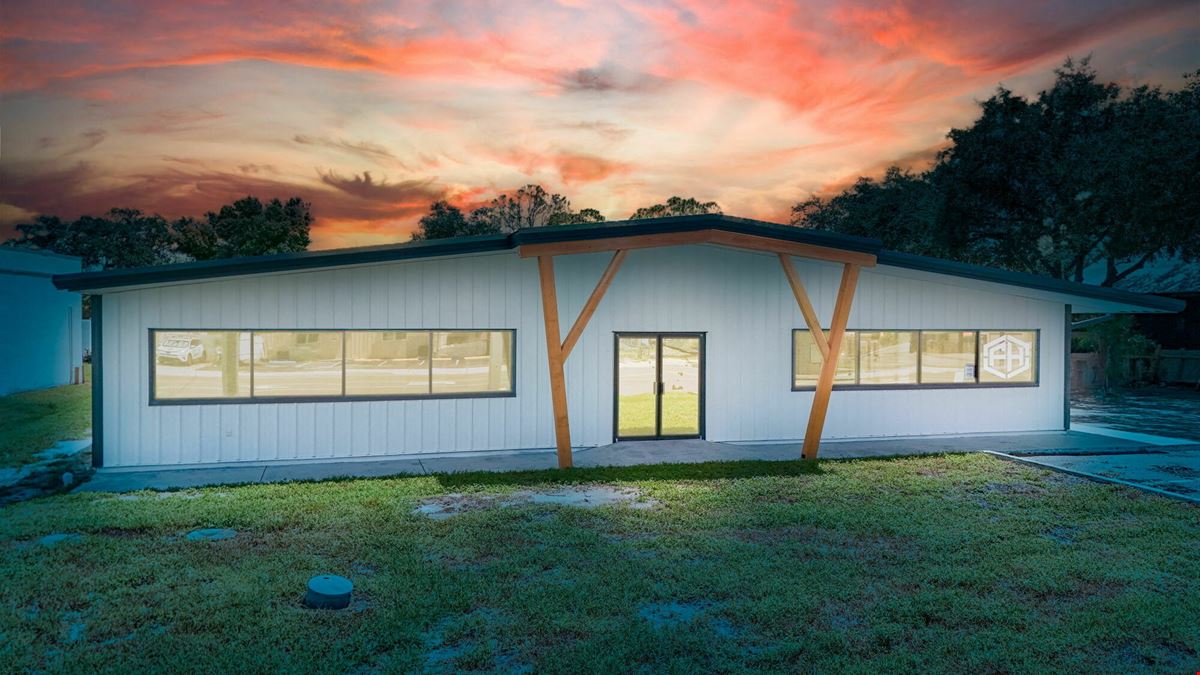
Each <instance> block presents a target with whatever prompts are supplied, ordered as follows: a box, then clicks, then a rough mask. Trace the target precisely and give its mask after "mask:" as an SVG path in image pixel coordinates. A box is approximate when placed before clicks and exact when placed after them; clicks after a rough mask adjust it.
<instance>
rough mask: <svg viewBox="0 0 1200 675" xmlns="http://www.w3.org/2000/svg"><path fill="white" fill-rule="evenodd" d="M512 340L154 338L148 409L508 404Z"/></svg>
mask: <svg viewBox="0 0 1200 675" xmlns="http://www.w3.org/2000/svg"><path fill="white" fill-rule="evenodd" d="M513 338H514V331H512V330H493V331H472V330H443V331H391V330H305V331H288V330H261V331H260V330H254V331H233V330H226V331H220V330H216V331H212V330H194V331H184V330H158V329H154V330H151V331H150V344H151V349H152V350H153V353H154V368H153V370H152V372H151V376H150V377H151V379H150V385H151V386H150V390H151V402H152V403H162V404H170V403H180V402H189V403H213V402H243V401H263V402H275V401H287V400H298V401H303V400H308V401H312V400H321V401H327V400H328V401H338V400H364V399H367V400H371V399H406V398H458V397H468V396H511V395H512V394H513V392H514V372H513V367H512V366H513V348H514V345H513V343H514V339H513ZM226 355H229V358H226Z"/></svg>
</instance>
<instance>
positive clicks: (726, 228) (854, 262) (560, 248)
mask: <svg viewBox="0 0 1200 675" xmlns="http://www.w3.org/2000/svg"><path fill="white" fill-rule="evenodd" d="M736 225H737V223H736V222H731V221H729V220H727V219H723V220H722V221H721V223H720V226H714V227H712V228H707V229H696V228H694V227H693V228H690V229H687V230H685V231H679V232H658V233H648V234H621V235H617V234H614V235H613V236H607V237H605V236H601V237H595V238H588V239H566V240H562V241H556V240H555V238H556V234H557V233H555V232H549V233H548V234H547V235H546V239H545V240H541V238H540V237H539V235H540V234H542V233H540V232H531V233H530V234H529V235H528V238H526V239H525V240H523V243H521V244H520V245H519V246H518V253H519V255H520V256H521V257H522V258H532V259H536V261H537V266H538V279H539V284H540V289H541V306H542V318H543V327H544V329H545V335H546V361H547V367H548V370H549V376H550V377H549V379H550V393H551V396H550V399H551V404H552V408H553V414H554V434H555V445H556V453H557V463H558V467H559V468H568V467H571V466H574V464H575V463H574V457H573V451H572V447H573V443H572V437H571V421H570V414H569V411H568V406H567V398H568V396H567V387H568V385H567V382H566V377H565V364H566V361H567V359H568V357H569V356H570V355H571V351H572V349H573V348H574V347H575V345H576V344H577V343H578V342H579V340H580V338H581V337H582V336H583V334H584V331H585V330H586V329H587V326H588V322H589V321H590V319H591V318H592V315H593V314H594V313H595V312H596V309H597V308H598V307H599V305H600V302H601V301H602V300H603V298H604V296H605V293H606V292H607V291H608V289H609V287H610V286H611V285H612V283H613V280H614V279H615V278H616V276H617V274H618V273H619V270H620V269H621V266H622V263H624V261H625V260H626V258H627V257H628V256H629V255H630V252H631V251H637V250H639V249H652V248H664V247H676V246H690V245H698V244H707V245H715V246H719V247H726V248H731V249H740V250H744V251H753V252H758V253H771V254H775V256H777V257H778V261H779V265H780V274H781V276H782V277H784V278H786V279H787V283H788V286H789V287H790V289H791V291H792V294H793V296H794V298H795V302H796V306H797V308H798V310H799V313H800V315H801V316H802V317H803V320H804V323H805V325H806V326H807V328H808V331H809V332H810V333H811V335H812V338H813V342H814V344H815V345H816V346H817V348H818V349H819V352H820V356H821V360H822V364H821V370H820V374H819V376H818V379H817V383H816V388H815V392H814V395H813V399H812V405H811V408H810V409H809V413H808V419H807V424H806V427H805V432H804V438H803V442H802V443H801V447H800V452H799V453H798V454H800V455H801V456H802V457H804V458H806V459H814V458H816V456H817V452H818V449H819V447H820V440H821V434H822V431H823V429H824V425H825V417H826V413H827V412H828V410H829V397H830V394H831V392H832V389H833V381H834V376H835V372H836V370H837V361H838V359H837V355H838V354H839V353H840V349H841V345H842V340H843V337H844V336H845V333H846V324H847V322H848V321H849V318H850V309H851V305H852V303H853V301H854V295H855V290H856V288H857V285H858V278H859V270H860V269H861V268H863V267H873V266H875V264H876V256H875V253H874V252H868V251H860V250H853V249H847V248H838V247H833V246H825V245H821V244H817V243H809V242H805V241H797V240H795V239H794V238H793V237H792V236H789V237H782V236H781V237H780V238H774V237H771V236H762V235H759V234H749V233H745V232H739V231H737V227H736ZM788 234H789V235H792V234H793V233H791V232H789V233H788ZM863 242H864V243H865V244H867V245H868V246H867V247H868V248H876V245H877V243H878V242H874V241H873V240H863ZM605 252H611V253H612V258H611V260H610V261H609V263H608V265H607V267H606V268H605V269H604V271H603V273H602V274H601V275H600V278H599V280H598V281H597V282H596V285H595V287H594V289H593V290H592V292H591V294H590V295H589V296H588V298H587V300H586V302H584V304H583V307H582V308H581V309H580V310H579V314H578V316H577V318H576V319H575V320H574V322H573V323H572V325H571V328H570V330H568V331H567V334H566V337H563V335H562V330H561V327H560V314H559V312H560V308H559V303H558V288H557V280H556V277H555V271H554V261H555V259H556V258H559V257H562V256H571V255H577V254H595V253H605ZM635 254H636V253H635ZM793 258H805V259H810V260H818V261H823V262H829V263H837V264H840V265H841V267H842V270H841V281H840V284H839V286H838V290H837V296H836V302H835V304H834V307H833V313H832V318H831V320H830V321H829V329H828V330H827V331H826V330H824V329H823V328H822V325H821V320H820V318H819V317H818V316H817V312H816V310H815V309H814V306H813V303H812V301H811V299H810V298H809V295H808V292H807V290H806V289H805V286H804V283H803V282H802V281H801V279H800V276H799V274H798V273H797V271H796V267H795V264H794V263H793ZM663 335H664V334H657V335H655V336H654V339H655V345H656V346H655V349H656V352H657V354H658V356H657V357H656V366H655V368H656V372H658V373H660V374H659V375H658V376H657V380H656V382H654V383H653V385H654V391H655V394H656V398H655V407H656V413H655V423H654V429H653V433H644V432H645V430H644V429H643V430H639V431H638V432H636V433H622V428H621V406H620V403H619V401H617V402H616V403H617V405H616V406H615V410H614V433H613V437H614V439H622V438H639V437H647V438H649V437H654V438H657V439H661V438H664V437H670V436H671V435H673V434H669V433H664V428H663V423H662V420H663V416H662V409H661V408H662V405H663V403H662V401H663V389H664V384H665V383H664V382H663V379H662V376H661V372H662V346H663V343H664V340H663ZM691 339H695V340H697V341H698V345H700V346H702V345H703V337H702V336H701V335H697V336H696V337H694V338H691ZM620 341H621V336H620V335H619V334H618V336H617V351H618V352H620V350H621V342H620ZM699 351H700V353H701V354H702V351H703V350H702V349H700V350H699ZM702 358H703V357H701V364H702ZM618 361H619V359H618ZM699 370H700V372H701V373H702V372H703V365H701V366H700V368H699ZM616 379H617V380H618V382H617V387H616V391H615V392H614V398H615V399H616V398H619V397H620V394H621V391H620V389H621V387H620V379H621V376H620V370H619V366H618V371H617V376H616ZM697 393H698V394H699V402H700V409H699V410H698V412H697V418H696V420H695V423H694V428H693V426H692V423H691V422H689V423H688V424H686V425H685V426H687V429H685V431H686V432H687V433H685V434H678V435H681V436H698V437H703V435H704V433H703V420H704V415H705V413H704V409H703V403H704V396H703V379H702V378H701V381H700V382H699V383H698V385H697Z"/></svg>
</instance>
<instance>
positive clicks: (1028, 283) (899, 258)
mask: <svg viewBox="0 0 1200 675" xmlns="http://www.w3.org/2000/svg"><path fill="white" fill-rule="evenodd" d="M877 262H878V264H880V265H888V266H891V267H903V268H906V269H911V270H919V271H922V272H933V273H935V274H949V275H952V276H956V277H962V278H965V279H977V280H979V281H990V282H993V283H997V284H1004V285H1007V286H1020V287H1023V288H1031V289H1034V290H1038V291H1046V292H1050V293H1063V294H1066V295H1075V296H1080V297H1085V298H1092V299H1095V300H1104V301H1108V302H1117V303H1121V304H1126V305H1134V306H1137V307H1144V308H1146V309H1151V310H1154V311H1161V312H1178V311H1180V310H1182V309H1183V308H1184V306H1185V305H1186V303H1185V302H1184V301H1182V300H1176V299H1174V298H1164V297H1161V296H1157V295H1147V294H1144V293H1134V292H1132V291H1123V290H1121V289H1119V288H1107V287H1104V286H1092V285H1090V284H1080V283H1075V282H1073V281H1064V280H1062V279H1054V278H1051V277H1043V276H1039V275H1036V274H1026V273H1024V272H1010V271H1008V270H1000V269H995V268H992V267H982V266H980V265H969V264H967V263H960V262H954V261H951V260H943V259H941V258H929V257H926V256H921V255H913V254H911V253H900V252H899V251H887V250H884V251H880V252H879V253H878V254H877Z"/></svg>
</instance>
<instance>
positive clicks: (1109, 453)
mask: <svg viewBox="0 0 1200 675" xmlns="http://www.w3.org/2000/svg"><path fill="white" fill-rule="evenodd" d="M1079 426H1087V428H1088V429H1090V430H1091V431H1092V432H1093V434H1096V432H1098V434H1104V435H1110V436H1112V437H1116V438H1122V437H1123V438H1124V440H1139V441H1142V442H1141V443H1138V444H1135V446H1133V447H1112V448H1093V449H1078V450H1062V452H1056V450H1043V452H1037V450H1033V452H1028V450H1025V452H1022V450H1015V452H1010V453H997V454H1002V455H1003V456H1007V458H1009V459H1014V460H1016V461H1020V462H1022V464H1030V465H1033V466H1042V467H1045V468H1052V470H1056V471H1063V472H1067V473H1074V474H1076V476H1081V477H1084V478H1090V479H1092V480H1100V482H1106V483H1116V484H1120V485H1129V486H1133V488H1138V489H1141V490H1146V491H1150V492H1158V494H1160V495H1165V496H1169V497H1175V498H1180V500H1184V501H1189V502H1194V503H1200V443H1192V442H1190V441H1187V440H1181V438H1168V437H1162V436H1147V435H1144V434H1130V432H1122V431H1120V430H1115V429H1105V428H1098V426H1093V425H1082V424H1081V425H1079Z"/></svg>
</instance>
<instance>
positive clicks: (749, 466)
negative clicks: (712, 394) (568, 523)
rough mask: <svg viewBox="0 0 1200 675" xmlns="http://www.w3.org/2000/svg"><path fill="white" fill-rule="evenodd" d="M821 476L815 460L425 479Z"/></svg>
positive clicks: (518, 481) (504, 481) (444, 482)
mask: <svg viewBox="0 0 1200 675" xmlns="http://www.w3.org/2000/svg"><path fill="white" fill-rule="evenodd" d="M821 473H824V470H823V469H822V468H821V465H820V463H819V462H818V461H817V460H796V461H770V460H756V461H746V460H739V461H732V462H703V463H696V464H640V465H637V466H614V467H589V468H575V469H544V470H538V471H513V472H506V473H494V472H489V471H470V472H456V473H435V474H430V475H429V477H430V478H433V479H435V480H437V482H438V484H439V485H441V486H442V487H444V488H447V489H452V488H458V487H467V486H480V485H527V484H529V483H563V484H571V483H589V482H598V481H619V482H629V481H650V480H731V479H740V478H760V477H767V476H780V477H782V476H802V475H817V474H821Z"/></svg>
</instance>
